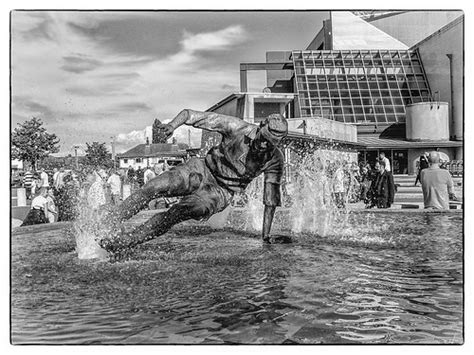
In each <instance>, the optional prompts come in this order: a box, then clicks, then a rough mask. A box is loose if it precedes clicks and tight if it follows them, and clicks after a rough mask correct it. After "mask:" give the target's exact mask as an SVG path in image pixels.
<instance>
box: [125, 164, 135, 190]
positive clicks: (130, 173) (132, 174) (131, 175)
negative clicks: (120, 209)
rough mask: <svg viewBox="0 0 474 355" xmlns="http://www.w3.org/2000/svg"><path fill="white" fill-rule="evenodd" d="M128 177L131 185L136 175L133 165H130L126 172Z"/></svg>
mask: <svg viewBox="0 0 474 355" xmlns="http://www.w3.org/2000/svg"><path fill="white" fill-rule="evenodd" d="M125 176H126V177H127V182H128V183H129V184H130V185H131V184H132V183H133V179H134V177H135V170H133V168H132V166H131V165H129V167H128V169H127V173H126V174H125Z"/></svg>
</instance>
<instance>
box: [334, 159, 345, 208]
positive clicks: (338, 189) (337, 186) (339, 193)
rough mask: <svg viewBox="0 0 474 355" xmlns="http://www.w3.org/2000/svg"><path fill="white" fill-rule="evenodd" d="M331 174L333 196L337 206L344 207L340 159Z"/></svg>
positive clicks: (342, 171)
mask: <svg viewBox="0 0 474 355" xmlns="http://www.w3.org/2000/svg"><path fill="white" fill-rule="evenodd" d="M335 169H336V170H335V171H334V174H333V185H332V186H333V196H334V202H335V204H336V206H337V208H344V207H345V203H344V199H345V196H344V195H345V193H346V191H345V189H344V177H345V176H344V175H345V174H344V169H343V166H342V164H341V162H340V161H338V162H336V165H335Z"/></svg>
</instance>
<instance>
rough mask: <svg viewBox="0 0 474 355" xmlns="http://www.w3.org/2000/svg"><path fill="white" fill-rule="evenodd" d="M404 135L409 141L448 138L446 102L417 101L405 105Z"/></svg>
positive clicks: (442, 139)
mask: <svg viewBox="0 0 474 355" xmlns="http://www.w3.org/2000/svg"><path fill="white" fill-rule="evenodd" d="M406 137H407V140H411V141H430V140H434V141H436V140H438V141H444V140H449V122H448V104H447V103H446V102H419V103H416V104H411V105H407V107H406Z"/></svg>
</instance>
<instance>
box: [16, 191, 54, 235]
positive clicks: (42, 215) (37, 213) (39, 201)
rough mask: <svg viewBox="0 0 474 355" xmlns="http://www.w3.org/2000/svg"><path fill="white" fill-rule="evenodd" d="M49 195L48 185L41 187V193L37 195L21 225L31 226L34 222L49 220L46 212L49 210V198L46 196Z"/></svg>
mask: <svg viewBox="0 0 474 355" xmlns="http://www.w3.org/2000/svg"><path fill="white" fill-rule="evenodd" d="M47 195H48V189H47V188H46V187H42V188H41V189H40V192H39V195H38V196H36V197H35V198H34V199H33V201H32V202H31V209H30V211H29V212H28V215H27V216H26V218H25V220H24V221H23V223H22V224H21V226H30V225H33V224H42V223H48V222H49V221H48V219H47V218H46V213H47V211H48V200H47V198H46V197H47Z"/></svg>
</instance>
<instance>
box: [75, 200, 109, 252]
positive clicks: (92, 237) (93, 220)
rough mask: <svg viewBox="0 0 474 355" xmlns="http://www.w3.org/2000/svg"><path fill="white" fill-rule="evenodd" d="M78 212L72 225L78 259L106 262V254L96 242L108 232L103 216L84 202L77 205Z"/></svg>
mask: <svg viewBox="0 0 474 355" xmlns="http://www.w3.org/2000/svg"><path fill="white" fill-rule="evenodd" d="M78 212H79V214H78V217H77V219H76V220H75V221H74V223H73V231H74V236H75V238H76V252H77V256H78V258H79V259H99V260H106V259H107V258H108V253H107V252H106V251H105V250H104V249H102V248H101V247H100V246H99V244H98V240H99V239H100V238H101V237H103V236H104V235H107V233H109V231H110V228H109V227H108V226H107V223H106V221H105V220H104V218H103V214H101V213H99V211H98V210H96V209H92V208H90V207H89V206H88V205H87V203H86V202H85V201H81V202H80V203H79V205H78Z"/></svg>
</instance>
